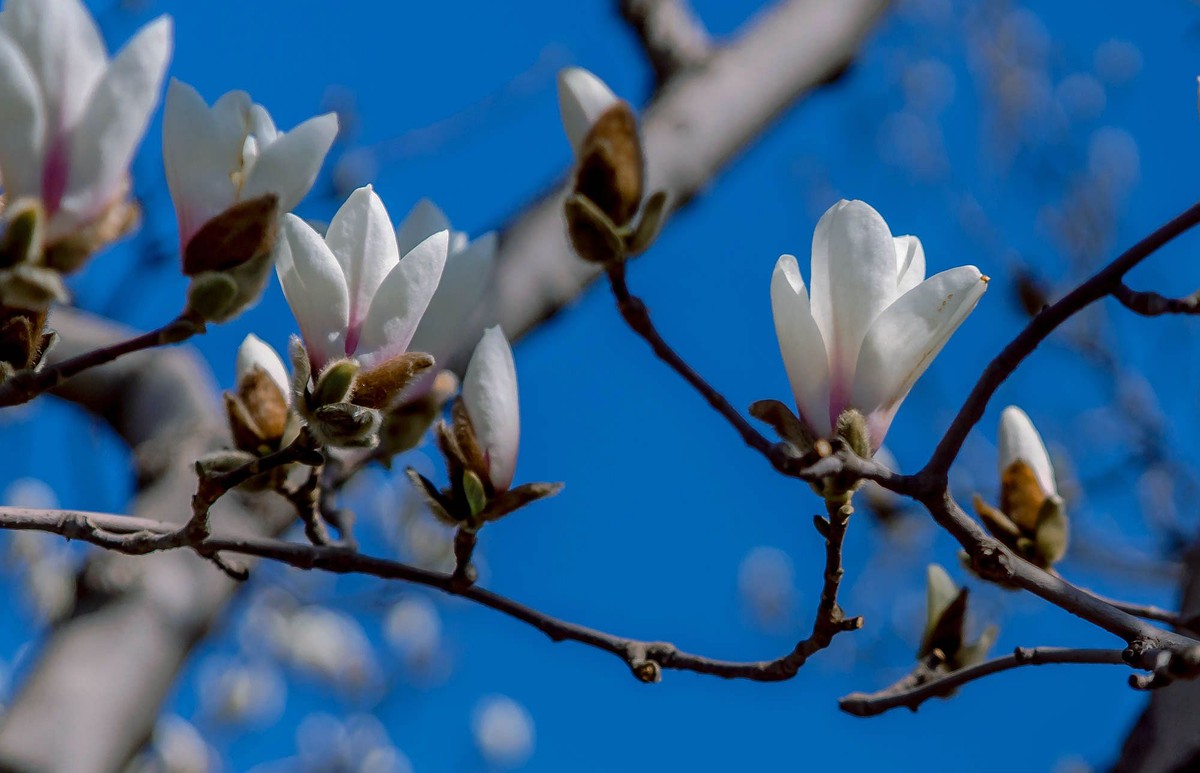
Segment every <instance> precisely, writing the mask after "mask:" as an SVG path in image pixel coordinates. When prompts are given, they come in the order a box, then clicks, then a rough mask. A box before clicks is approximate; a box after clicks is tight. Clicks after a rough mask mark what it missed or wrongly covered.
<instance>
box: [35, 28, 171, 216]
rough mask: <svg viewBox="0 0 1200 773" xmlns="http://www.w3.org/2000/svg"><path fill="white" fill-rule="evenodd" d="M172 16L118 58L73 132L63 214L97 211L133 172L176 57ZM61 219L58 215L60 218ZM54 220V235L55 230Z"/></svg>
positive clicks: (138, 37)
mask: <svg viewBox="0 0 1200 773" xmlns="http://www.w3.org/2000/svg"><path fill="white" fill-rule="evenodd" d="M171 30H172V24H171V19H170V17H167V16H160V17H159V18H158V19H156V20H155V21H153V22H151V23H150V24H148V25H146V26H145V27H143V28H142V30H141V31H140V32H138V34H137V35H135V36H134V37H133V39H132V40H130V41H129V43H128V44H127V45H126V46H125V48H124V49H122V50H121V52H120V53H119V54H117V57H116V58H115V59H113V61H112V64H111V65H109V68H108V70H107V71H106V72H105V73H104V77H103V78H101V79H100V81H99V83H97V84H96V88H95V90H94V91H93V92H92V96H91V100H90V101H89V102H88V105H87V108H86V109H85V110H84V113H83V115H82V116H81V117H80V119H79V124H78V126H76V127H75V129H74V130H73V131H72V132H71V136H70V150H69V159H70V161H69V164H70V171H69V174H68V176H67V187H66V192H65V193H64V194H63V199H62V207H61V209H62V210H63V214H67V215H69V219H71V220H74V221H75V222H76V223H77V224H78V223H83V222H86V221H88V220H90V219H91V218H93V217H95V216H96V215H98V214H99V213H100V212H101V211H102V210H103V209H104V208H105V207H106V206H107V205H108V204H109V203H110V202H111V201H112V198H113V196H115V195H116V194H117V193H118V192H119V191H120V190H121V187H122V185H123V183H124V180H125V178H126V176H127V175H128V174H129V164H130V162H131V161H132V160H133V155H134V152H135V151H136V150H137V146H138V143H140V142H141V141H142V135H143V134H145V133H146V126H147V125H148V124H149V123H150V115H151V113H153V112H154V108H155V107H156V106H157V105H158V99H159V90H160V88H161V87H162V79H163V75H164V73H165V72H166V69H167V60H168V59H170V57H171ZM56 219H57V218H56ZM54 231H55V226H54V221H53V220H52V221H51V226H50V236H51V238H53V237H54V236H55V235H57V234H55V232H54Z"/></svg>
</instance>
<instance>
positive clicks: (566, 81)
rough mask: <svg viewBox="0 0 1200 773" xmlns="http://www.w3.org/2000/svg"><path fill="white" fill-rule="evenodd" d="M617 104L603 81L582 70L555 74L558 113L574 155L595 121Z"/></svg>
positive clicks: (573, 69) (616, 99)
mask: <svg viewBox="0 0 1200 773" xmlns="http://www.w3.org/2000/svg"><path fill="white" fill-rule="evenodd" d="M619 101H620V100H619V99H618V98H617V95H616V94H613V92H612V89H610V88H609V87H608V86H607V85H606V84H605V83H604V81H602V80H600V79H599V78H597V77H596V76H595V75H593V74H592V73H590V72H588V71H587V70H585V69H583V68H582V67H567V68H566V69H564V70H561V71H559V73H558V111H559V113H560V114H561V115H562V122H563V129H565V130H566V132H567V139H569V140H570V141H571V147H572V148H573V149H574V150H575V152H576V153H579V149H580V147H582V145H583V139H584V137H586V136H587V133H588V131H589V130H590V129H591V128H592V124H594V123H595V122H596V119H597V118H599V117H600V116H601V115H603V113H604V111H605V110H607V109H608V108H610V107H612V106H613V105H614V104H616V103H617V102H619Z"/></svg>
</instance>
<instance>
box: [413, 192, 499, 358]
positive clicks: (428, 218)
mask: <svg viewBox="0 0 1200 773" xmlns="http://www.w3.org/2000/svg"><path fill="white" fill-rule="evenodd" d="M439 231H449V232H450V248H449V254H448V255H447V257H446V267H445V269H443V270H442V278H441V281H440V282H438V286H437V292H435V293H434V294H433V298H432V300H430V301H429V308H427V309H425V315H424V316H423V317H421V323H420V324H419V325H417V332H416V333H414V334H413V338H412V342H411V343H410V344H409V348H410V349H412V350H413V351H414V352H426V353H428V354H432V355H433V356H434V358H435V359H440V358H442V357H444V356H446V355H449V354H451V353H452V352H453V351H454V348H455V346H456V345H457V344H458V343H460V342H461V340H462V337H463V335H464V330H463V328H464V327H465V326H466V323H468V322H470V321H471V316H472V314H473V313H474V311H475V309H476V308H477V307H478V305H479V299H480V298H482V297H483V291H484V289H485V288H486V286H487V283H488V280H490V279H491V277H492V268H493V266H494V264H495V261H496V233H495V232H494V231H489V232H487V233H485V234H483V235H482V236H479V237H477V238H476V239H475V240H474V241H471V240H469V239H468V238H467V235H466V234H465V233H463V232H462V231H454V230H451V229H450V221H449V220H448V219H447V218H446V215H445V214H444V213H443V212H442V210H440V209H439V208H438V206H437V205H436V204H434V203H433V202H432V201H430V200H429V199H421V200H420V201H419V202H417V204H416V206H414V207H413V208H412V211H410V212H409V213H408V215H406V216H405V218H404V221H403V222H401V223H400V226H399V227H398V228H397V229H396V243H397V245H398V247H399V249H400V254H401V255H403V254H405V253H407V252H408V251H409V250H411V249H413V248H415V247H416V246H417V245H418V244H420V243H421V242H423V241H424V240H425V239H428V238H429V237H430V236H432V235H433V234H435V233H437V232H439ZM432 375H433V374H432V373H431V374H430V378H432Z"/></svg>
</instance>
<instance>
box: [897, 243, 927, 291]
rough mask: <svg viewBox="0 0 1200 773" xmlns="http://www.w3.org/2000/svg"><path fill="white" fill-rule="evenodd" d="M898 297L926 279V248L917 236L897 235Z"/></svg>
mask: <svg viewBox="0 0 1200 773" xmlns="http://www.w3.org/2000/svg"><path fill="white" fill-rule="evenodd" d="M895 242H896V297H897V298H899V297H900V296H901V295H904V294H905V293H906V292H908V291H909V290H911V289H913V288H914V287H916V286H917V285H919V284H921V283H922V282H924V281H925V248H924V247H923V246H921V240H920V239H918V238H917V237H915V236H897V237H896V239H895Z"/></svg>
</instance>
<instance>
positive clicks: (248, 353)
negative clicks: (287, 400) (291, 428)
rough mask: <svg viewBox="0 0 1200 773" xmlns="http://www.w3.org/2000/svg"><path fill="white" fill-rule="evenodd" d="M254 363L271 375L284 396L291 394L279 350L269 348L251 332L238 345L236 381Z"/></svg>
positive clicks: (289, 383)
mask: <svg viewBox="0 0 1200 773" xmlns="http://www.w3.org/2000/svg"><path fill="white" fill-rule="evenodd" d="M255 365H257V366H258V367H260V368H262V369H263V370H264V371H265V372H266V374H267V375H268V376H270V377H271V380H272V381H274V382H275V383H276V384H278V385H279V390H280V391H281V392H283V394H284V396H286V397H290V396H291V394H292V387H291V379H289V378H288V374H287V368H285V367H284V366H283V360H282V359H280V357H279V352H277V351H275V350H274V349H273V348H271V345H270V344H268V343H267V342H266V341H264V340H262V339H261V338H259V337H258V336H256V335H254V334H253V333H251V334H250V335H248V336H246V338H245V339H243V340H242V345H241V346H239V347H238V351H237V379H238V381H241V380H242V379H243V378H245V377H246V374H248V373H249V372H250V369H251V368H253V367H254V366H255Z"/></svg>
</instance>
